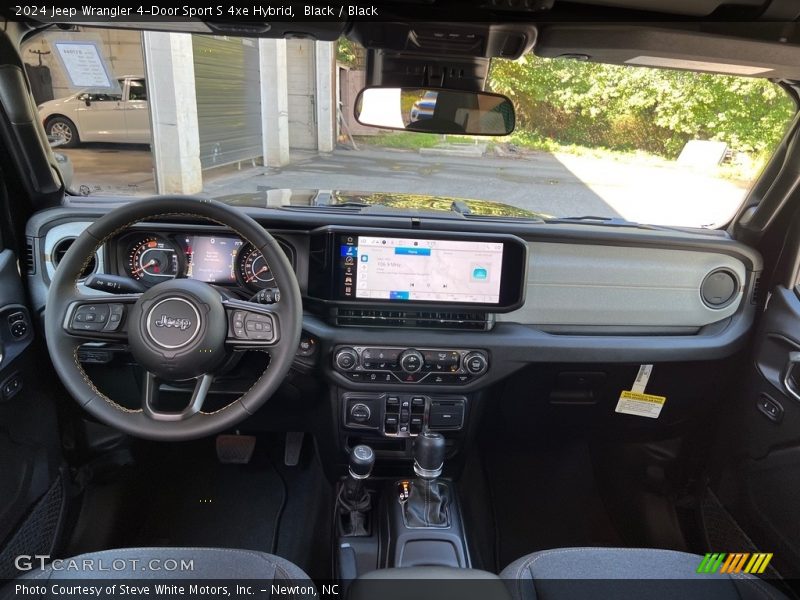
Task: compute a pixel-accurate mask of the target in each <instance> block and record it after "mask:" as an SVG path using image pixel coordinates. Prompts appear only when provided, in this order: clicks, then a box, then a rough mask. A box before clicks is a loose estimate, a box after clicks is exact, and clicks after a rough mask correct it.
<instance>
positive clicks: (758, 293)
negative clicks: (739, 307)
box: [750, 275, 764, 306]
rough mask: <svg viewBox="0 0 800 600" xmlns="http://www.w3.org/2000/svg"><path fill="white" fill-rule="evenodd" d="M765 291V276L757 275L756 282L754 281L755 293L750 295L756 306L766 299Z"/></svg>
mask: <svg viewBox="0 0 800 600" xmlns="http://www.w3.org/2000/svg"><path fill="white" fill-rule="evenodd" d="M763 293H764V289H763V278H762V276H761V275H757V276H756V280H755V282H753V293H752V295H751V296H750V304H755V305H756V306H758V305H760V304H761V303H762V302H763V300H764V297H763Z"/></svg>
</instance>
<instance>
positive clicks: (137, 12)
mask: <svg viewBox="0 0 800 600" xmlns="http://www.w3.org/2000/svg"><path fill="white" fill-rule="evenodd" d="M12 10H13V14H14V15H15V16H17V17H34V18H35V17H40V18H47V19H66V20H70V19H102V20H108V21H114V20H117V19H119V20H125V19H132V18H139V19H163V18H178V17H179V18H188V19H196V18H204V17H205V18H210V17H239V18H247V17H250V18H255V19H275V18H283V19H295V18H303V17H313V18H332V19H341V18H345V17H379V16H380V13H379V11H378V8H377V7H376V6H372V5H365V4H358V5H356V4H316V3H315V4H303V3H294V4H288V3H287V4H277V3H273V4H264V5H262V4H252V5H244V3H237V4H235V5H234V4H207V5H201V4H199V3H195V4H191V5H189V4H185V5H181V6H174V5H173V6H163V5H159V4H140V5H125V6H122V5H112V4H81V5H75V6H65V5H49V4H41V3H30V4H17V5H14V6H13V7H12Z"/></svg>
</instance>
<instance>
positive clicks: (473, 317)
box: [334, 308, 491, 331]
mask: <svg viewBox="0 0 800 600" xmlns="http://www.w3.org/2000/svg"><path fill="white" fill-rule="evenodd" d="M334 322H335V323H336V325H347V326H354V327H409V328H420V329H468V330H472V331H487V330H488V329H490V328H491V320H490V318H489V315H487V314H485V313H479V312H444V311H415V310H371V309H364V308H340V309H338V310H337V311H336V312H335V313H334Z"/></svg>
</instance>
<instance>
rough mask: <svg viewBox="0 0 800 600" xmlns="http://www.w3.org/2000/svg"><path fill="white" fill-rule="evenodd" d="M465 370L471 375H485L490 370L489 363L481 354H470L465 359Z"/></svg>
mask: <svg viewBox="0 0 800 600" xmlns="http://www.w3.org/2000/svg"><path fill="white" fill-rule="evenodd" d="M464 368H465V369H466V370H467V371H469V373H470V374H471V375H483V374H484V373H485V372H486V369H488V368H489V361H488V360H487V359H486V356H484V355H483V354H482V353H480V352H470V353H469V354H467V355H466V356H465V357H464Z"/></svg>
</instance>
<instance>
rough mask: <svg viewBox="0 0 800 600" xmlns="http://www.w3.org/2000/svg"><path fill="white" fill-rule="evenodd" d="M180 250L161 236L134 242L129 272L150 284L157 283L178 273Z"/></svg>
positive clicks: (130, 251)
mask: <svg viewBox="0 0 800 600" xmlns="http://www.w3.org/2000/svg"><path fill="white" fill-rule="evenodd" d="M178 265H179V263H178V251H177V249H176V248H175V247H174V246H173V245H172V244H170V243H169V242H168V241H167V240H165V239H163V238H161V237H159V236H154V235H153V236H147V237H146V238H143V239H140V240H137V241H136V242H134V243H133V244H132V245H131V247H130V249H129V251H128V263H127V265H126V266H127V269H128V274H129V275H130V276H131V277H133V278H134V279H138V280H140V281H143V282H145V283H148V284H151V285H152V284H156V283H159V282H161V281H165V280H167V279H173V278H175V277H177V275H178V268H179V267H178Z"/></svg>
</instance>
